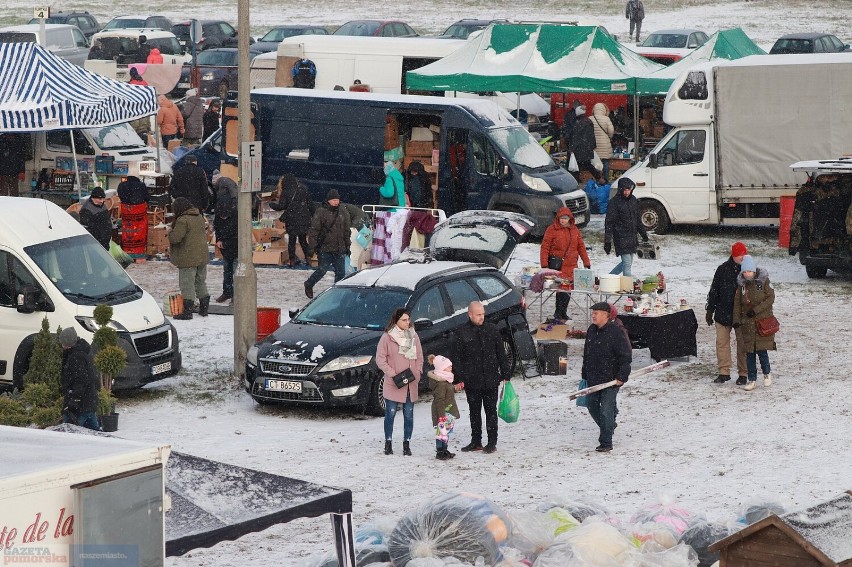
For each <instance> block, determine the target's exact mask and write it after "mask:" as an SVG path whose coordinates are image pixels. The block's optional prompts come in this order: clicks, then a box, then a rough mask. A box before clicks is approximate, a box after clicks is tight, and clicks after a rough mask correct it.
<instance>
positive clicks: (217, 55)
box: [198, 49, 237, 67]
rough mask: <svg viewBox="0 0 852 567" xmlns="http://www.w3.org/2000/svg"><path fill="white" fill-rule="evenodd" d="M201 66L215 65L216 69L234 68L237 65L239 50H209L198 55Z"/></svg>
mask: <svg viewBox="0 0 852 567" xmlns="http://www.w3.org/2000/svg"><path fill="white" fill-rule="evenodd" d="M198 64H199V65H213V66H216V67H233V66H236V65H237V50H236V49H234V50H233V51H230V50H229V51H218V50H211V49H208V50H207V51H202V52H201V53H199V54H198Z"/></svg>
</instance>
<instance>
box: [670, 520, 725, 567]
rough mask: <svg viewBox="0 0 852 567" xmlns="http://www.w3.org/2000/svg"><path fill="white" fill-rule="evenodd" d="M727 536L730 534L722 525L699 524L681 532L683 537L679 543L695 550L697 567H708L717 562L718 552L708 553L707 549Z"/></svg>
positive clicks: (712, 523) (711, 523)
mask: <svg viewBox="0 0 852 567" xmlns="http://www.w3.org/2000/svg"><path fill="white" fill-rule="evenodd" d="M729 535H731V532H730V530H729V529H728V527H727V526H725V525H724V524H720V523H717V522H699V523H697V524H694V525H692V526H690V527H689V529H687V530H686V531H685V532H683V535H682V536H680V542H681V543H682V544H684V545H688V546H690V547H691V548H692V549H693V550H695V553H696V554H697V555H698V565H699V567H710V566H711V565H713V563H715V562H716V561H718V560H719V552H718V551H710V550H709V549H707V548H708V547H710V546H711V545H713V544H714V543H716V542H717V541H719V540H720V539H724V538H726V537H728V536H729Z"/></svg>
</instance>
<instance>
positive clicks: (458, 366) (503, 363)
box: [450, 301, 512, 453]
mask: <svg viewBox="0 0 852 567" xmlns="http://www.w3.org/2000/svg"><path fill="white" fill-rule="evenodd" d="M467 316H468V319H469V320H468V322H467V323H466V324H465V325H463V326H462V327H461V328H460V329H459V330H458V331H456V334H455V342H454V351H453V356H452V358H451V359H450V360H452V361H453V373H454V374H455V376H456V384H457V390H460V389H461V388H464V393H465V396H466V397H467V404H468V407H469V410H470V443H469V444H468V445H466V446H464V447H462V451H465V452H468V451H483V452H485V453H493V452H494V451H496V450H497V390H498V387H499V386H500V382H501V381H502V380H505V381H509V380H511V379H512V377H511V376H510V375H509V372H510V370H511V369H510V368H509V362H508V360H506V350H505V349H504V347H503V338H502V336H501V335H500V330H499V329H498V328H497V326H496V325H494V323H489V322H488V321H486V320H485V307H484V306H483V305H482V303H480V302H479V301H471V302H470V305H468V307H467ZM483 408H484V409H485V429H486V432H487V433H488V444H487V445H486V446H485V447H484V448H483V447H482V409H483Z"/></svg>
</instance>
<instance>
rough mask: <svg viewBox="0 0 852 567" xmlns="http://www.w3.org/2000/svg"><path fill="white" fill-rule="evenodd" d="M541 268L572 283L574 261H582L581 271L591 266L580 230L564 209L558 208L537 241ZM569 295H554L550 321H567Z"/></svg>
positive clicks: (565, 208)
mask: <svg viewBox="0 0 852 567" xmlns="http://www.w3.org/2000/svg"><path fill="white" fill-rule="evenodd" d="M540 255H541V258H540V260H541V267H542V268H549V269H551V270H559V271H560V274H559V276H560V277H561V278H562V279H565V280H571V281H573V280H574V268H576V267H577V261H578V260H579V259H580V258H582V259H583V267H585V268H591V267H592V262H591V260H589V254H588V253H587V252H586V243H585V242H583V237H582V235H580V229H578V228H577V225H576V224H575V223H574V214H573V213H572V212H571V209H569V208H568V207H562V208H561V209H559V211H558V212H557V213H556V218H554V219H553V223H551V225H550V226H548V227H547V230H545V231H544V238H543V239H542V241H541V252H540ZM570 302H571V294H570V293H567V292H561V291H560V292H557V293H556V312H555V313H554V314H553V318H554V319H562V320H563V321H564V320H566V319H568V304H569V303H570Z"/></svg>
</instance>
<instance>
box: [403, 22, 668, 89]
mask: <svg viewBox="0 0 852 567" xmlns="http://www.w3.org/2000/svg"><path fill="white" fill-rule="evenodd" d="M662 68H663V67H662V65H659V64H657V63H654V62H653V61H651V60H649V59H646V58H644V57H642V56H641V55H638V54H637V53H634V52H633V51H631V50H629V49H627V48H626V47H624V46H623V45H621V44H620V43H618V42H617V41H615V40H614V39H612V37H610V36H609V35H608V34H607V33H606V32H605V31H604V30H603V29H601V28H598V27H594V26H568V25H555V24H540V25H539V24H492V25H491V26H489V27H488V28H486V29H485V30H484V31H483V32H482V33H481V34H479V35H478V36H476V37H473V38H471V39H469V40H468V42H467V44H466V45H464V46H462V47H461V48H459V49H458V50H457V51H455V52H453V53H451V54H450V55H448V56H446V57H444V58H443V59H441V60H439V61H436V62H435V63H431V64H429V65H426V66H425V67H421V68H420V69H417V70H416V71H409V72H408V73H407V74H406V84H407V85H408V88H409V89H412V90H431V91H469V92H489V91H504V92H510V91H517V92H527V93H529V92H538V93H554V92H597V93H612V94H635V93H636V78H637V77H645V76H647V75H650V74H651V73H653V72H654V71H657V70H659V69H662Z"/></svg>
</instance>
